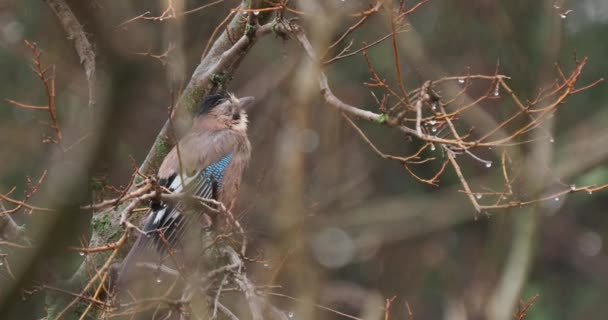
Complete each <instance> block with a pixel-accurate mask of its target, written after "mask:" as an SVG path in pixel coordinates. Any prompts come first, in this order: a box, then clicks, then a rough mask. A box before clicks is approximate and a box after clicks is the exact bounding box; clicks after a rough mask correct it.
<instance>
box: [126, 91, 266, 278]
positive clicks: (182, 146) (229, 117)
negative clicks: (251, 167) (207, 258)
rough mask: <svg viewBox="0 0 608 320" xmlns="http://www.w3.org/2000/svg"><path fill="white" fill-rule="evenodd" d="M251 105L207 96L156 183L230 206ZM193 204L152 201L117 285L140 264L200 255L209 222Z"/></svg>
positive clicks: (247, 148)
mask: <svg viewBox="0 0 608 320" xmlns="http://www.w3.org/2000/svg"><path fill="white" fill-rule="evenodd" d="M253 102H254V98H253V97H241V98H237V97H236V96H235V95H234V94H232V93H229V92H226V91H220V92H218V93H215V94H210V95H208V96H206V97H205V98H204V99H203V101H202V103H201V104H200V106H199V107H198V110H197V111H196V113H195V116H194V119H193V122H192V127H191V129H190V131H189V132H188V133H186V134H185V135H184V136H183V138H181V139H180V141H179V142H178V143H177V144H176V146H175V147H173V149H172V150H171V151H170V152H169V153H168V154H167V155H166V156H165V158H164V160H163V161H162V163H161V165H160V167H159V169H158V174H157V178H158V184H159V185H160V186H162V187H164V188H166V189H168V190H169V191H171V192H173V193H186V194H189V195H192V196H196V197H200V198H205V199H212V200H216V201H219V202H221V203H222V204H224V205H225V207H227V208H231V207H232V206H233V205H234V203H235V201H236V199H237V197H238V192H239V186H240V183H241V177H242V174H243V171H244V169H245V167H246V166H247V164H248V162H249V158H250V155H251V143H250V141H249V139H248V136H247V124H248V119H247V109H248V108H249V107H251V105H252V104H253ZM191 202H192V201H190V202H188V201H187V200H186V199H182V200H178V201H176V202H174V203H171V202H169V201H167V202H165V201H162V200H154V201H152V202H151V204H150V213H149V214H148V216H147V218H146V220H145V223H144V227H143V234H140V235H139V237H138V239H137V240H136V241H135V243H134V245H133V247H132V248H131V250H130V251H129V253H128V254H127V256H126V257H125V259H124V260H123V262H122V266H121V268H120V271H119V273H118V276H117V280H116V283H117V284H118V286H119V287H121V286H124V285H125V284H127V283H128V282H129V281H130V280H129V278H131V275H134V274H138V273H139V272H135V270H136V269H137V268H138V266H137V265H138V264H139V263H140V262H143V263H148V264H150V263H151V264H152V265H156V266H158V268H159V270H160V268H161V265H163V264H164V263H165V262H167V261H169V260H173V262H172V263H173V265H174V266H175V267H176V268H177V266H178V265H183V264H186V263H187V262H185V261H175V259H176V257H178V258H180V259H185V260H188V259H189V260H192V258H193V256H198V257H200V255H202V254H203V253H202V252H200V251H202V247H203V246H202V245H200V242H196V240H197V239H200V236H201V234H202V233H203V232H204V230H203V229H205V228H208V227H209V225H210V224H212V222H211V221H212V220H211V219H210V218H209V217H208V215H205V214H204V213H202V212H201V208H200V206H198V207H197V206H191V205H190V203H191ZM193 207H194V208H195V209H193ZM196 208H198V209H196ZM188 243H191V245H188ZM197 251H198V252H197ZM168 255H171V259H168Z"/></svg>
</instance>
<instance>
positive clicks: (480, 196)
mask: <svg viewBox="0 0 608 320" xmlns="http://www.w3.org/2000/svg"><path fill="white" fill-rule="evenodd" d="M482 197H483V195H482V194H481V193H478V194H476V195H475V198H477V200H479V199H481V198H482Z"/></svg>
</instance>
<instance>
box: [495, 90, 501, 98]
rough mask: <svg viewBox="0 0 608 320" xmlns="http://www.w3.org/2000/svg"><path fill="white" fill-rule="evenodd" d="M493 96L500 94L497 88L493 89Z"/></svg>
mask: <svg viewBox="0 0 608 320" xmlns="http://www.w3.org/2000/svg"><path fill="white" fill-rule="evenodd" d="M494 96H495V97H498V96H500V91H499V90H498V88H496V90H494Z"/></svg>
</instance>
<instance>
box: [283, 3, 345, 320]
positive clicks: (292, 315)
mask: <svg viewBox="0 0 608 320" xmlns="http://www.w3.org/2000/svg"><path fill="white" fill-rule="evenodd" d="M342 2H344V0H342ZM287 317H289V319H293V317H294V314H293V311H289V312H288V313H287Z"/></svg>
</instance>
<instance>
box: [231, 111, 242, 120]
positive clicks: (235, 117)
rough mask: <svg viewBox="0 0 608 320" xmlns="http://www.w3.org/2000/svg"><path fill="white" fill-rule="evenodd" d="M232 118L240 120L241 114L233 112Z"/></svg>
mask: <svg viewBox="0 0 608 320" xmlns="http://www.w3.org/2000/svg"><path fill="white" fill-rule="evenodd" d="M232 120H235V121H236V120H241V114H240V113H235V114H233V115H232Z"/></svg>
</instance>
